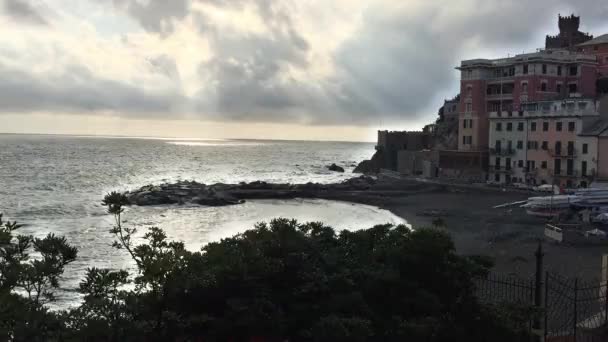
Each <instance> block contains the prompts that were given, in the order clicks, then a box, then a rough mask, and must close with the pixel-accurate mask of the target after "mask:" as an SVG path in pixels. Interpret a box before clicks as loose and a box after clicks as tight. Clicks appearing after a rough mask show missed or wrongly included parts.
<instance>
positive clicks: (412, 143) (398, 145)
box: [376, 127, 434, 171]
mask: <svg viewBox="0 0 608 342" xmlns="http://www.w3.org/2000/svg"><path fill="white" fill-rule="evenodd" d="M433 133H434V132H433V131H432V130H431V128H430V127H428V128H427V129H426V130H423V131H403V132H398V131H396V132H391V131H378V145H376V150H377V151H378V152H379V153H380V154H381V155H382V159H383V162H382V164H383V168H385V169H389V170H394V171H397V166H398V154H399V151H421V150H428V149H431V148H432V145H433Z"/></svg>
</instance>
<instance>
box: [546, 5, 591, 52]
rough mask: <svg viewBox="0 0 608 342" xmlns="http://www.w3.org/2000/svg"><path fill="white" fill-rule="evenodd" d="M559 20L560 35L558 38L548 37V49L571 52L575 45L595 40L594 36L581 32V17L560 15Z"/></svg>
mask: <svg viewBox="0 0 608 342" xmlns="http://www.w3.org/2000/svg"><path fill="white" fill-rule="evenodd" d="M557 18H558V20H557V26H558V27H559V34H558V35H556V36H550V35H547V37H546V38H545V48H546V49H568V50H571V49H572V48H573V47H574V46H575V45H578V44H581V43H584V42H586V41H588V40H591V39H593V36H591V35H589V34H587V33H583V32H580V31H579V27H580V24H581V17H577V16H575V15H574V14H572V15H570V16H566V17H562V16H561V15H558V16H557Z"/></svg>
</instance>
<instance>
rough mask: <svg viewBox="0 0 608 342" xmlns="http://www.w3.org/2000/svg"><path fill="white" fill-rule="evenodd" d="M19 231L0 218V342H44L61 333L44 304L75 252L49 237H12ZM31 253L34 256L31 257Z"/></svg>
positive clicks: (55, 238) (14, 223)
mask: <svg viewBox="0 0 608 342" xmlns="http://www.w3.org/2000/svg"><path fill="white" fill-rule="evenodd" d="M19 228H21V225H19V224H17V223H16V222H10V221H7V222H4V221H3V220H2V215H1V214H0V339H2V340H14V341H38V340H48V339H51V337H52V336H55V335H56V334H58V333H59V332H60V331H61V328H60V326H61V324H60V321H59V320H58V318H57V317H56V315H55V314H53V313H49V312H48V310H47V309H46V308H45V307H44V304H45V303H47V302H50V301H53V300H54V297H53V292H52V291H53V289H56V288H57V287H58V286H59V277H60V276H61V274H62V273H63V271H64V268H65V266H66V265H67V264H69V263H70V262H72V261H74V260H75V259H76V254H77V250H76V248H75V247H72V246H70V245H69V244H68V243H67V241H66V240H65V238H60V237H56V236H54V235H53V234H49V235H48V236H46V237H45V238H44V239H39V238H34V237H32V236H22V235H19V236H15V235H14V232H15V231H16V230H17V229H19ZM32 251H33V252H34V253H36V254H37V255H38V256H37V257H35V258H33V257H31V256H30V252H32ZM16 293H22V294H24V296H20V295H17V294H16Z"/></svg>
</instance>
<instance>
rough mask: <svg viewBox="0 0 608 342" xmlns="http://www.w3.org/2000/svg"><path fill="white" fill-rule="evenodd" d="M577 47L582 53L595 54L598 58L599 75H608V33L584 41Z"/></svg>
mask: <svg viewBox="0 0 608 342" xmlns="http://www.w3.org/2000/svg"><path fill="white" fill-rule="evenodd" d="M577 48H578V51H579V52H581V53H584V54H588V55H594V56H595V57H596V59H597V71H598V73H599V77H600V78H603V77H608V34H604V35H601V36H599V37H597V38H595V39H592V40H590V41H587V42H585V43H582V44H580V45H578V47H577Z"/></svg>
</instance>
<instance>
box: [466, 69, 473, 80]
mask: <svg viewBox="0 0 608 342" xmlns="http://www.w3.org/2000/svg"><path fill="white" fill-rule="evenodd" d="M467 77H468V78H473V70H467Z"/></svg>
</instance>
